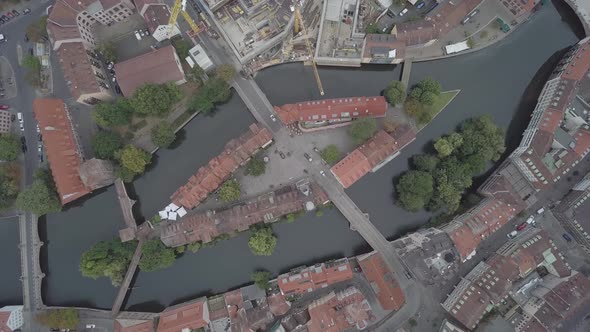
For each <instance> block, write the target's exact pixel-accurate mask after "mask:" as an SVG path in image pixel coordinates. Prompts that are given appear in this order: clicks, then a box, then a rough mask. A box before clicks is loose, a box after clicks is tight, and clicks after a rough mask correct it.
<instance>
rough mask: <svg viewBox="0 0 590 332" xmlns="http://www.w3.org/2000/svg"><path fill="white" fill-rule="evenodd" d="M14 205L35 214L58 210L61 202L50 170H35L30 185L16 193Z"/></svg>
mask: <svg viewBox="0 0 590 332" xmlns="http://www.w3.org/2000/svg"><path fill="white" fill-rule="evenodd" d="M16 206H17V207H18V208H19V209H20V210H23V211H30V212H33V213H35V214H36V215H37V216H42V215H44V214H47V213H50V212H58V211H60V210H61V202H60V200H59V196H58V194H57V189H56V187H55V182H53V177H52V176H51V172H49V171H48V170H46V169H39V170H37V171H36V172H35V175H34V176H33V183H32V184H31V186H29V187H28V188H26V189H25V190H24V191H22V192H21V193H19V194H18V197H17V198H16Z"/></svg>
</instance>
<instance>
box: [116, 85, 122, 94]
mask: <svg viewBox="0 0 590 332" xmlns="http://www.w3.org/2000/svg"><path fill="white" fill-rule="evenodd" d="M115 92H116V93H118V94H121V87H119V84H117V85H115Z"/></svg>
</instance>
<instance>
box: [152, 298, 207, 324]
mask: <svg viewBox="0 0 590 332" xmlns="http://www.w3.org/2000/svg"><path fill="white" fill-rule="evenodd" d="M209 322H210V320H209V307H208V306H207V299H206V298H205V297H201V298H198V299H196V300H193V301H189V302H185V303H181V304H178V305H175V306H172V307H168V308H166V309H165V310H164V311H162V313H161V314H160V315H159V319H158V328H157V332H179V331H187V330H190V331H194V330H198V329H201V328H204V327H206V326H207V325H208V324H209Z"/></svg>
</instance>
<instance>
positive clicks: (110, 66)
mask: <svg viewBox="0 0 590 332" xmlns="http://www.w3.org/2000/svg"><path fill="white" fill-rule="evenodd" d="M113 67H115V64H114V63H113V62H109V64H108V65H107V69H108V70H111V69H113Z"/></svg>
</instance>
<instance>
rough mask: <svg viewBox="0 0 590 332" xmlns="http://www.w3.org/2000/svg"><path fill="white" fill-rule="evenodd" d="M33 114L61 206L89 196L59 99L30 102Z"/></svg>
mask: <svg viewBox="0 0 590 332" xmlns="http://www.w3.org/2000/svg"><path fill="white" fill-rule="evenodd" d="M33 112H34V113H35V118H36V119H37V122H38V123H39V128H40V129H41V134H42V137H43V143H44V145H45V150H46V153H47V159H48V162H49V166H50V168H51V173H52V174H53V179H54V180H55V184H56V186H57V191H58V193H59V198H60V200H61V203H62V204H66V203H69V202H71V201H74V200H76V199H78V198H80V197H82V196H84V195H86V194H88V193H90V190H89V189H88V188H86V187H85V186H84V183H83V182H82V180H81V179H80V175H79V173H78V170H79V167H80V163H81V162H82V158H81V156H80V151H79V150H78V146H77V144H76V140H75V137H74V135H75V134H74V131H73V129H72V124H71V122H70V120H69V117H68V114H67V110H66V106H65V104H64V102H63V100H61V99H49V98H47V99H45V98H44V99H41V98H37V99H35V100H33Z"/></svg>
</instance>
